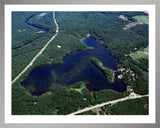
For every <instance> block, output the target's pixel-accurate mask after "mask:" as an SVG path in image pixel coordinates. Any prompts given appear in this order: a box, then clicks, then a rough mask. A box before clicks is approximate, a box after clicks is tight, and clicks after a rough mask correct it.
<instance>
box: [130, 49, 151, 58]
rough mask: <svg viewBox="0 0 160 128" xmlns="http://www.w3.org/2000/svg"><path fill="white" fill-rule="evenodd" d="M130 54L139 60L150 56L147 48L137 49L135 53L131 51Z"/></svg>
mask: <svg viewBox="0 0 160 128" xmlns="http://www.w3.org/2000/svg"><path fill="white" fill-rule="evenodd" d="M130 56H131V57H132V58H133V59H134V60H139V59H141V58H148V51H147V50H146V49H144V50H139V51H136V52H134V53H131V54H130Z"/></svg>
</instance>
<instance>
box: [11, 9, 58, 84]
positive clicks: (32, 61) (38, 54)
mask: <svg viewBox="0 0 160 128" xmlns="http://www.w3.org/2000/svg"><path fill="white" fill-rule="evenodd" d="M53 20H54V22H55V24H56V34H55V35H53V36H52V38H51V39H50V40H49V41H48V42H47V43H46V44H45V46H44V47H43V48H42V49H41V50H40V51H39V53H37V55H36V56H35V57H34V58H33V59H32V60H31V62H30V63H29V64H28V65H27V66H26V67H25V68H24V69H23V71H22V72H21V73H19V75H18V76H16V77H15V78H14V80H13V81H12V84H13V83H14V82H15V81H16V80H17V79H18V78H19V77H20V76H21V75H22V74H23V73H24V72H25V71H26V70H27V69H28V68H29V67H31V66H32V65H33V63H34V62H35V61H36V59H37V58H38V57H39V56H40V55H41V54H42V53H43V51H44V50H45V49H46V47H47V46H48V45H49V44H50V43H51V42H52V40H53V39H54V38H55V37H56V36H57V35H58V31H59V27H58V24H57V21H56V18H55V12H53Z"/></svg>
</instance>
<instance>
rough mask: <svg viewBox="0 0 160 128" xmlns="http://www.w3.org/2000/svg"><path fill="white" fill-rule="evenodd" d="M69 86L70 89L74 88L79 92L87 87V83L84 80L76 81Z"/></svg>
mask: <svg viewBox="0 0 160 128" xmlns="http://www.w3.org/2000/svg"><path fill="white" fill-rule="evenodd" d="M68 87H69V90H73V91H76V92H79V93H82V90H83V89H85V88H86V86H85V83H84V82H83V81H80V82H76V83H74V84H72V85H70V86H68Z"/></svg>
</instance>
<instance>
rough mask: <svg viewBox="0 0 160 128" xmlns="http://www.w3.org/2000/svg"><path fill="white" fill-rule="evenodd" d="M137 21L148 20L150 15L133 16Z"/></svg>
mask: <svg viewBox="0 0 160 128" xmlns="http://www.w3.org/2000/svg"><path fill="white" fill-rule="evenodd" d="M133 18H134V19H136V20H137V21H148V16H133Z"/></svg>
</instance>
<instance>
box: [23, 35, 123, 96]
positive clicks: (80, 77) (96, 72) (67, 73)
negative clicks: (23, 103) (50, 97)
mask: <svg viewBox="0 0 160 128" xmlns="http://www.w3.org/2000/svg"><path fill="white" fill-rule="evenodd" d="M83 41H84V43H85V44H86V45H87V46H88V47H94V48H95V49H91V50H85V51H78V52H75V53H71V54H69V55H67V56H66V57H64V59H63V64H61V65H45V66H40V67H37V68H35V69H34V70H32V72H30V74H29V75H28V77H27V78H26V79H25V80H24V81H22V82H21V85H22V86H24V87H25V88H26V89H27V90H28V91H30V93H31V94H32V95H37V96H39V95H41V94H42V93H44V92H47V91H49V87H50V86H51V84H53V83H59V84H61V85H64V86H67V85H70V84H73V83H75V82H78V81H86V82H87V84H86V86H87V88H88V89H89V90H90V91H99V90H103V89H113V90H115V91H118V92H123V91H125V90H126V85H125V84H124V83H122V81H121V80H120V79H118V74H119V73H118V72H117V64H118V60H117V59H115V58H113V57H112V56H111V55H110V53H109V52H108V51H107V49H106V48H105V47H103V45H102V44H100V42H98V41H97V40H94V39H90V38H86V39H84V40H83ZM90 57H96V58H97V59H98V60H100V61H101V62H102V63H103V65H104V66H105V67H107V68H110V69H113V70H115V71H116V72H115V79H114V82H113V83H110V82H108V81H107V78H106V77H105V75H104V73H103V72H102V71H101V70H100V69H98V68H97V67H96V66H95V65H93V63H91V61H90Z"/></svg>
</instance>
